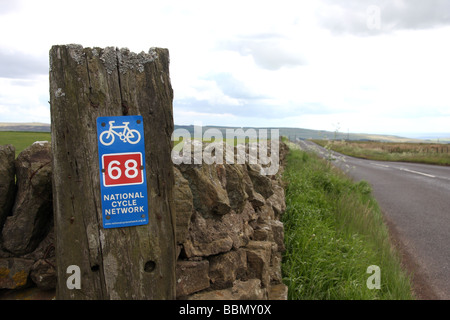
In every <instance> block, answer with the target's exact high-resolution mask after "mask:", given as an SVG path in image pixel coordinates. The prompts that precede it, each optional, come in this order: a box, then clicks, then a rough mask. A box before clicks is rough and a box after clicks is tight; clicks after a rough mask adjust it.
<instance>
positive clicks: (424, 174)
mask: <svg viewBox="0 0 450 320" xmlns="http://www.w3.org/2000/svg"><path fill="white" fill-rule="evenodd" d="M400 170H402V171H408V172H411V173H416V174H421V175H423V176H426V177H430V178H436V176H433V175H431V174H428V173H423V172H419V171H414V170H409V169H405V168H400Z"/></svg>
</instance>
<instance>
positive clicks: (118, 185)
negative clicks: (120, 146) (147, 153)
mask: <svg viewBox="0 0 450 320" xmlns="http://www.w3.org/2000/svg"><path fill="white" fill-rule="evenodd" d="M127 154H139V155H140V156H141V164H142V165H143V166H144V169H142V170H141V176H142V182H136V183H122V184H115V185H110V186H107V185H106V183H105V175H106V169H105V160H104V157H105V156H111V155H117V156H123V155H127ZM103 169H105V172H102V170H103ZM144 170H145V164H144V163H143V161H142V152H124V153H107V154H102V168H100V172H101V174H102V176H103V179H102V180H103V186H104V187H105V188H111V187H120V186H132V185H137V184H143V183H144V181H145V180H144Z"/></svg>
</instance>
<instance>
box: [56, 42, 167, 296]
mask: <svg viewBox="0 0 450 320" xmlns="http://www.w3.org/2000/svg"><path fill="white" fill-rule="evenodd" d="M172 100H173V91H172V87H171V83H170V77H169V52H168V50H167V49H160V48H151V49H150V50H149V53H143V52H142V53H140V54H135V53H132V52H130V51H129V50H128V49H120V50H119V49H116V48H113V47H107V48H83V47H82V46H80V45H61V46H53V47H52V48H51V50H50V104H51V121H52V127H51V131H52V152H53V205H54V215H55V235H56V253H57V269H58V271H57V276H58V285H57V298H58V299H174V298H175V263H176V244H175V212H174V205H173V195H172V190H173V186H174V176H173V166H172V161H171V156H170V155H171V148H172V142H171V134H172V132H173V126H174V125H173V113H172ZM122 115H141V116H142V117H143V123H144V136H145V155H146V156H145V158H146V163H145V166H146V168H147V169H146V174H147V190H148V192H147V196H148V208H149V223H148V224H147V225H143V226H134V227H124V228H112V229H103V227H102V211H101V199H100V174H99V161H98V150H97V132H96V119H97V117H99V116H122ZM73 266H75V268H74V267H73ZM77 267H78V268H79V271H80V274H79V280H80V289H78V288H77V287H76V286H75V287H74V285H73V284H76V283H75V281H76V280H77V278H76V277H77V276H78V275H77V274H76V271H77V269H76V268H77ZM74 270H75V271H74ZM71 281H73V283H72V285H69V286H68V285H67V282H71ZM69 287H70V288H69Z"/></svg>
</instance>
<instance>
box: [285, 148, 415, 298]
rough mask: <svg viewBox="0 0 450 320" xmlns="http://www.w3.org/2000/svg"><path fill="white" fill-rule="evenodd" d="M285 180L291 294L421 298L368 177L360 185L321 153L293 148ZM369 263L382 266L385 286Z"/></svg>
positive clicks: (287, 253)
mask: <svg viewBox="0 0 450 320" xmlns="http://www.w3.org/2000/svg"><path fill="white" fill-rule="evenodd" d="M283 178H284V180H285V182H286V183H287V187H286V212H285V214H284V215H283V223H284V227H285V244H286V252H285V254H284V257H283V265H282V266H283V269H282V270H283V279H284V282H285V284H286V285H287V286H288V287H289V291H288V294H289V299H294V300H297V299H306V300H316V299H318V300H329V299H331V300H336V299H337V300H373V299H375V300H392V299H394V300H395V299H400V300H408V299H413V298H414V297H413V294H412V291H411V282H410V278H409V276H408V275H407V274H406V273H405V272H404V271H402V269H401V267H400V265H401V264H400V258H399V256H398V255H397V253H396V251H395V250H394V249H393V247H392V246H391V244H390V241H389V234H388V230H387V227H386V226H385V224H384V222H383V218H382V214H381V212H380V209H379V208H378V205H377V203H376V201H375V199H374V198H373V197H372V195H371V187H370V185H369V184H368V183H367V182H365V181H361V182H359V183H354V182H352V181H351V180H350V179H349V178H348V177H346V176H345V175H344V174H343V173H342V172H341V171H338V170H337V169H336V168H334V167H333V166H330V165H329V163H327V162H326V161H325V160H322V159H320V158H319V157H318V156H317V155H315V154H312V153H307V152H304V151H301V150H293V149H292V148H291V151H290V153H289V155H288V161H287V167H286V169H285V171H284V174H283ZM370 266H378V267H379V270H380V272H381V279H380V283H379V284H380V288H379V289H377V288H373V287H371V285H372V284H373V283H372V280H371V279H370V277H371V272H369V273H368V268H369V267H370ZM369 271H370V270H369ZM368 283H369V286H368V285H367V284H368ZM369 287H371V288H369Z"/></svg>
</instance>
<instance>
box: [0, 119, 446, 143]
mask: <svg viewBox="0 0 450 320" xmlns="http://www.w3.org/2000/svg"><path fill="white" fill-rule="evenodd" d="M175 129H186V130H187V131H189V132H190V134H191V136H192V137H193V136H194V126H193V125H189V126H187V125H175ZM208 129H218V130H220V131H221V132H222V135H223V137H224V138H225V136H226V129H233V130H236V129H243V130H244V132H245V131H246V130H248V129H250V128H249V127H221V126H203V132H204V131H206V130H208ZM254 129H256V130H257V132H258V129H268V134H269V135H270V129H279V130H280V135H281V136H285V137H288V138H290V139H291V140H295V139H330V140H333V139H339V140H341V139H349V140H375V141H382V142H427V140H424V139H411V138H405V137H399V136H393V135H379V134H366V133H346V132H332V131H325V130H311V129H302V128H270V127H266V128H254ZM0 131H29V132H30V131H31V132H50V124H48V123H39V122H30V123H8V122H3V123H1V122H0ZM433 140H434V139H433ZM428 142H429V140H428ZM433 142H434V141H433ZM440 142H441V143H449V142H450V138H447V139H444V138H442V139H440Z"/></svg>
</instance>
